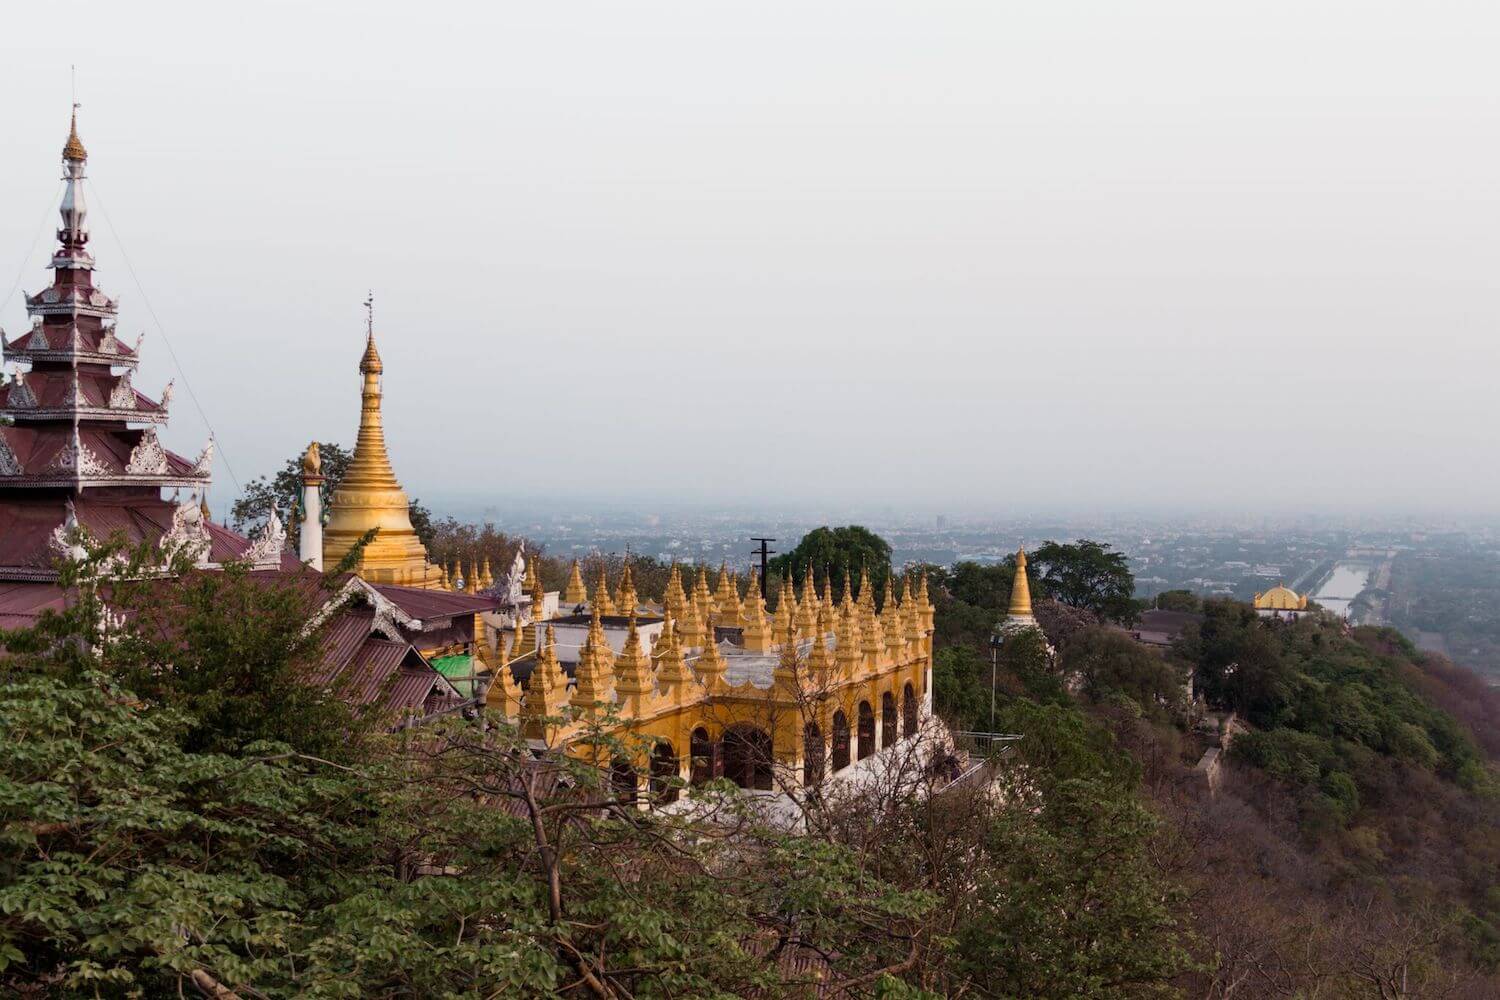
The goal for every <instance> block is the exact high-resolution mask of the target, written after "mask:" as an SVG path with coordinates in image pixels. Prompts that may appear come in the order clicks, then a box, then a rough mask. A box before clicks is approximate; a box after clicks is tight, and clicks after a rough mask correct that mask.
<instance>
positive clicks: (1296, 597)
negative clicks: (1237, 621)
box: [1252, 584, 1307, 621]
mask: <svg viewBox="0 0 1500 1000" xmlns="http://www.w3.org/2000/svg"><path fill="white" fill-rule="evenodd" d="M1252 603H1253V604H1254V605H1255V612H1256V614H1258V615H1260V616H1261V617H1262V618H1280V619H1284V620H1286V621H1296V620H1297V619H1298V618H1300V617H1302V616H1303V615H1304V614H1306V613H1307V595H1306V594H1298V593H1297V592H1296V591H1295V590H1292V589H1291V588H1290V587H1288V586H1286V585H1285V584H1279V585H1277V586H1275V587H1272V588H1271V589H1270V590H1268V591H1266V592H1265V593H1264V594H1256V595H1255V598H1254V600H1253V601H1252Z"/></svg>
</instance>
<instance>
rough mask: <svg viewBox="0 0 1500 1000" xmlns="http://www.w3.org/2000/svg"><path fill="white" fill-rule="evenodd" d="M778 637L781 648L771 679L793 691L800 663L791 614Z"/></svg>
mask: <svg viewBox="0 0 1500 1000" xmlns="http://www.w3.org/2000/svg"><path fill="white" fill-rule="evenodd" d="M788 586H790V584H788ZM778 638H780V640H781V648H780V649H779V650H778V651H777V656H776V669H775V670H773V671H771V681H772V684H773V686H774V687H777V688H780V689H781V690H783V691H795V690H797V687H798V682H799V681H800V679H801V674H802V670H801V666H802V665H801V663H800V661H799V659H798V656H797V623H796V621H795V620H794V619H793V618H792V616H791V615H787V626H786V628H785V629H784V630H783V631H782V632H781V634H780V635H779V636H778Z"/></svg>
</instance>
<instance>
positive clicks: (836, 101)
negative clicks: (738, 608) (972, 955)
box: [0, 0, 1500, 513]
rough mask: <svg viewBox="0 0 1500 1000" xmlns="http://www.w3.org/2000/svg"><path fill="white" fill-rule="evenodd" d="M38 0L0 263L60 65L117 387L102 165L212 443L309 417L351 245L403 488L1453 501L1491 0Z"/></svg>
mask: <svg viewBox="0 0 1500 1000" xmlns="http://www.w3.org/2000/svg"><path fill="white" fill-rule="evenodd" d="M67 9H68V11H69V13H68V15H67V16H66V17H61V16H60V14H61V11H62V9H61V8H59V7H57V6H56V5H52V4H44V3H36V2H30V3H25V4H12V5H10V7H9V8H7V11H6V27H5V32H4V41H3V42H0V56H3V58H0V92H3V93H4V94H5V95H6V99H5V101H4V104H3V107H4V112H3V122H4V126H5V136H6V141H5V144H4V149H5V154H6V155H5V158H4V167H3V168H0V282H4V284H3V285H0V294H3V293H4V291H5V290H8V289H9V285H10V282H11V279H12V277H13V276H14V275H15V273H16V269H17V268H19V267H21V265H22V262H23V255H25V254H26V253H27V251H28V248H32V247H33V242H34V240H35V239H36V237H37V233H38V223H39V221H40V220H41V219H42V217H43V214H44V212H45V213H47V215H46V219H47V233H46V234H45V236H44V238H43V239H42V240H41V242H40V243H39V244H37V245H36V246H35V249H33V250H32V252H31V253H30V255H29V256H28V257H25V258H24V260H25V263H24V269H22V271H21V286H22V287H23V288H25V289H27V290H30V291H35V290H36V289H37V288H38V287H40V286H41V285H42V284H43V283H44V282H45V280H46V276H45V272H44V271H43V270H42V265H43V264H45V262H46V257H47V254H48V252H49V250H50V247H51V243H52V235H51V230H52V228H55V225H54V220H55V219H56V216H55V214H54V213H53V211H52V209H53V208H54V207H55V193H56V191H57V184H58V182H57V177H58V175H59V170H58V155H59V151H60V149H61V146H62V142H63V139H64V137H65V134H66V124H67V121H66V119H67V111H68V103H69V71H68V67H69V64H70V63H76V64H77V67H78V96H79V100H80V101H81V102H82V103H83V110H82V112H81V116H80V122H81V132H82V137H83V139H84V142H85V143H86V144H87V146H88V148H89V151H90V162H89V169H90V176H91V180H92V182H93V185H94V187H93V189H92V190H93V192H94V194H93V198H94V200H93V201H92V205H91V207H92V209H93V224H94V231H95V234H96V235H95V241H96V246H95V250H96V254H97V256H98V258H99V263H100V268H99V280H100V283H101V284H102V285H103V286H104V287H105V288H106V289H107V290H109V291H110V292H112V293H118V294H119V295H120V296H121V297H122V299H123V309H122V313H121V320H120V326H121V330H122V331H123V332H126V333H128V334H131V335H133V334H134V332H136V331H137V330H140V329H146V330H148V334H147V341H146V343H147V347H146V357H147V361H146V363H145V364H144V365H143V370H142V375H141V377H140V379H139V380H138V382H137V384H138V385H139V386H140V387H141V388H142V389H144V390H147V391H150V392H153V393H154V392H155V390H156V389H158V388H159V387H160V385H161V384H162V383H164V382H165V381H166V380H167V379H168V378H169V377H172V376H173V375H174V374H176V370H175V367H174V366H173V365H172V363H171V361H170V359H169V357H168V356H167V353H166V350H165V348H164V345H163V343H162V338H161V336H160V335H159V333H158V332H157V330H156V325H155V322H154V321H153V319H152V316H151V314H150V312H148V311H147V309H146V306H145V302H144V301H143V297H142V291H141V290H140V289H138V288H137V285H136V283H135V281H134V280H132V278H131V276H130V274H129V271H128V270H127V268H126V267H125V262H124V260H123V258H122V255H121V250H120V247H119V244H118V243H117V241H116V240H115V239H114V237H113V236H112V235H111V233H110V231H109V227H108V226H106V225H105V223H104V219H103V218H102V216H101V213H100V210H99V209H100V201H101V200H102V204H103V207H104V208H105V209H106V210H107V212H108V215H109V218H110V221H111V222H112V223H113V226H114V229H115V230H116V231H117V232H118V234H119V237H120V240H122V241H123V244H124V249H125V251H127V252H128V254H129V257H130V260H131V262H132V263H133V264H134V267H135V270H136V272H137V274H138V276H139V279H140V287H141V288H142V289H144V296H145V297H146V299H149V301H150V304H151V305H152V306H154V308H155V312H156V316H157V317H158V318H159V319H160V322H161V326H162V328H164V330H165V332H166V335H167V337H168V338H170V340H171V342H172V345H173V347H175V349H176V352H177V356H178V359H179V360H180V362H181V364H182V367H183V369H184V370H185V373H186V377H187V379H188V381H189V382H190V383H191V385H192V387H193V388H194V389H195V390H196V392H197V395H198V397H199V399H200V400H201V402H202V404H203V407H204V409H205V410H206V411H207V413H208V415H209V419H210V420H211V421H212V423H213V426H214V427H215V428H216V430H217V431H218V434H219V437H220V441H221V445H222V449H223V452H222V453H223V454H224V455H225V456H226V457H227V459H228V462H229V465H230V466H231V467H232V470H233V473H234V474H235V476H237V477H238V479H239V481H240V482H244V481H245V480H247V479H248V478H250V477H251V476H253V475H256V474H259V473H262V472H266V471H269V470H270V469H272V468H273V467H274V466H275V465H277V464H279V463H280V461H281V460H282V459H284V458H285V457H286V456H287V455H289V454H292V453H293V452H295V451H297V450H299V449H301V448H302V447H303V446H305V444H306V442H307V441H308V440H309V439H311V438H313V437H317V438H321V439H325V440H329V439H332V440H343V441H346V442H350V443H352V441H353V436H354V429H355V426H356V423H357V418H358V376H357V373H356V371H355V368H356V365H357V363H358V358H359V355H360V352H361V349H362V338H363V328H364V317H363V311H362V309H361V306H360V302H361V300H362V299H363V298H364V296H365V292H366V289H367V288H371V287H373V288H374V290H375V297H376V306H377V309H376V321H377V336H378V338H379V343H380V349H381V352H382V354H383V355H384V357H385V362H386V383H385V384H386V414H387V427H388V437H389V442H390V446H391V453H392V456H393V458H394V460H395V463H396V468H397V472H398V473H399V475H400V477H401V479H402V480H403V482H404V483H405V485H406V486H407V488H408V490H409V491H410V492H411V493H413V494H416V495H418V496H421V497H423V498H424V499H425V498H431V499H434V500H439V501H441V498H443V497H444V496H445V495H446V496H450V497H456V496H466V497H483V496H494V497H504V496H507V495H523V494H524V495H529V496H536V495H552V496H558V497H574V498H582V497H588V496H600V497H673V496H676V497H684V498H688V499H694V500H700V499H707V500H722V499H734V500H737V501H739V500H758V499H764V500H767V501H776V500H783V499H789V498H807V499H812V500H817V501H842V500H852V499H861V498H871V497H879V498H881V499H884V500H890V501H895V502H900V503H912V504H921V505H923V506H926V507H939V508H941V507H949V508H952V509H961V508H992V509H993V510H995V511H996V512H1000V513H1003V512H1013V511H1018V510H1025V509H1034V508H1037V507H1041V506H1044V505H1046V504H1049V503H1054V502H1058V503H1061V502H1067V503H1068V504H1070V505H1071V506H1075V507H1076V506H1079V505H1084V506H1090V505H1092V506H1096V507H1098V508H1101V509H1107V508H1109V507H1111V506H1112V505H1117V504H1118V505H1131V506H1140V505H1143V504H1145V505H1149V504H1152V503H1155V502H1161V503H1165V504H1171V505H1174V506H1182V505H1205V506H1212V507H1225V506H1232V507H1243V506H1244V505H1246V504H1247V503H1258V502H1260V501H1263V500H1275V501H1279V502H1280V503H1283V504H1285V505H1287V506H1289V507H1292V508H1301V507H1306V508H1310V509H1327V508H1330V507H1339V506H1342V505H1357V506H1360V507H1371V506H1380V505H1391V506H1394V507H1401V508H1451V509H1462V510H1466V511H1496V510H1497V509H1500V463H1497V461H1496V433H1497V427H1500V419H1497V418H1500V391H1497V388H1500V386H1497V383H1500V375H1497V372H1500V346H1497V345H1500V338H1497V333H1500V329H1497V327H1500V298H1497V295H1500V280H1497V275H1500V62H1497V60H1496V58H1495V53H1496V51H1497V50H1500V8H1496V6H1495V5H1494V4H1493V3H1472V4H1458V3H1411V2H1401V3H1379V2H1369V0H1362V2H1350V3H1319V2H1309V0H1297V2H1286V3H1276V2H1273V3H1257V4H1237V5H1227V4H1217V3H1204V2H1202V0H1181V2H1171V3H1168V2H1133V3H1120V2H1118V0H1107V2H1097V3H1084V2H1066V0H1033V2H1030V3H1025V4H1020V3H1007V2H997V0H990V2H981V3H972V4H960V3H930V2H915V0H913V2H908V3H903V4H881V3H870V2H852V3H814V2H807V0H802V2H796V3H770V2H764V0H762V2H757V3H738V4H729V3H717V2H705V0H692V2H683V3H676V4H666V3H642V2H619V0H611V2H603V3H597V4H582V3H560V2H553V3H539V2H529V3H484V4H453V3H440V2H427V3H411V2H409V0H407V2H402V3H399V4H379V3H368V2H366V3H359V4H348V5H336V4H329V3H315V4H314V3H256V4H253V5H241V6H239V7H237V8H236V7H232V6H230V5H223V4H215V3H202V2H195V3H190V4H180V5H178V4H172V5H166V4H147V3H129V4H123V3H118V2H113V3H100V4H95V3H76V4H72V5H70V6H69V7H68V8H67ZM0 323H3V324H4V326H5V328H6V329H7V330H8V331H9V332H10V334H11V336H16V335H18V334H19V333H20V332H21V331H22V330H24V329H25V327H26V322H25V319H24V314H23V309H22V303H21V299H20V296H19V294H16V295H14V296H12V297H11V298H10V299H9V301H7V302H5V303H4V305H3V309H0ZM180 382H181V378H180V377H179V391H178V394H177V400H176V402H175V403H174V412H175V416H174V419H173V422H172V426H171V429H170V431H169V433H168V435H167V440H168V442H169V444H170V446H171V447H173V448H175V449H176V450H178V451H180V452H184V453H189V454H191V453H195V452H196V450H197V448H198V447H199V446H200V445H201V442H202V438H203V436H204V434H205V430H204V426H203V423H202V421H201V420H200V419H199V418H198V416H197V414H196V413H195V412H194V411H193V406H192V402H191V400H190V399H189V398H188V396H187V394H186V393H185V392H183V391H181V384H180ZM217 483H218V485H217V486H216V488H215V489H216V496H217V497H218V498H219V499H220V500H227V498H228V496H229V495H230V494H231V493H232V492H233V482H232V481H231V479H230V477H229V475H228V473H227V472H226V471H225V469H224V466H223V464H222V463H221V464H220V466H219V470H218V478H217ZM216 506H218V504H216Z"/></svg>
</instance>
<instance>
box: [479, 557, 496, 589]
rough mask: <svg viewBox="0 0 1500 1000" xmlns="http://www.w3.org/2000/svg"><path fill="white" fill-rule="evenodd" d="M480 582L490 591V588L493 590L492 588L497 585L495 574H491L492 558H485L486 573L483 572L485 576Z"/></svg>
mask: <svg viewBox="0 0 1500 1000" xmlns="http://www.w3.org/2000/svg"><path fill="white" fill-rule="evenodd" d="M480 580H481V581H482V582H483V584H484V589H485V590H488V589H489V588H491V587H493V586H494V585H495V576H494V574H493V573H491V572H490V557H489V556H485V557H484V571H483V575H482V576H481V577H480Z"/></svg>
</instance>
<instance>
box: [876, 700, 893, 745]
mask: <svg viewBox="0 0 1500 1000" xmlns="http://www.w3.org/2000/svg"><path fill="white" fill-rule="evenodd" d="M880 745H881V747H890V746H895V745H896V696H895V695H893V694H891V693H890V692H889V691H887V692H886V693H885V694H883V695H881V696H880Z"/></svg>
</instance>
